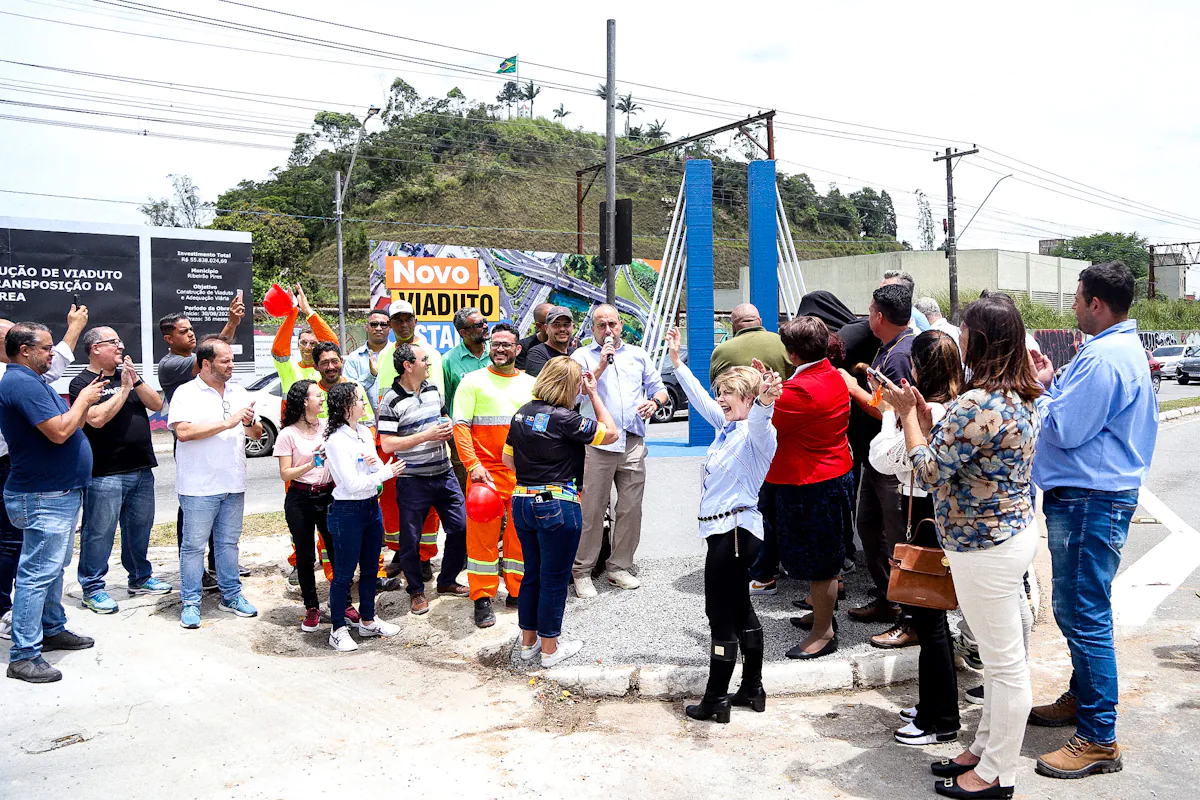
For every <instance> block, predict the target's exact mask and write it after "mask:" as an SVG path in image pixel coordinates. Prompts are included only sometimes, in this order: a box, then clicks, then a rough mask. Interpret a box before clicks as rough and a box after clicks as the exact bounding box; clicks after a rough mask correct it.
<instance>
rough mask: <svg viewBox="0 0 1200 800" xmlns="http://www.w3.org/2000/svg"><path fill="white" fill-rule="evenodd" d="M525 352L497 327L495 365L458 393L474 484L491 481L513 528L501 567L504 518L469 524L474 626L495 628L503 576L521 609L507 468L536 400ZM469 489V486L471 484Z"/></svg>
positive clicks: (458, 418) (512, 483)
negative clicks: (519, 418) (509, 445)
mask: <svg viewBox="0 0 1200 800" xmlns="http://www.w3.org/2000/svg"><path fill="white" fill-rule="evenodd" d="M519 352H521V345H520V344H519V343H518V342H517V331H516V329H515V328H513V326H512V325H509V324H508V323H507V322H500V323H497V324H496V325H495V326H494V327H493V328H492V345H491V352H490V353H489V356H490V358H491V361H492V363H491V365H490V366H489V367H488V368H487V369H477V370H475V371H474V372H472V373H469V374H468V375H466V376H465V377H464V378H463V379H462V383H460V384H459V385H458V390H457V391H456V392H455V393H454V441H455V443H456V444H457V445H458V454H459V456H460V457H461V458H462V463H463V466H464V467H466V469H467V478H468V480H469V481H470V483H486V484H488V485H489V486H491V487H492V488H493V489H495V490H496V491H497V492H499V493H500V497H501V499H502V500H503V501H504V510H505V514H506V515H507V516H508V518H509V524H508V526H507V527H506V528H504V564H503V569H501V566H502V565H501V563H500V530H501V527H502V520H503V517H502V518H501V519H494V520H492V521H491V522H476V521H475V520H473V519H468V520H467V583H468V584H470V586H471V599H472V600H473V601H474V602H475V624H476V625H477V626H479V627H480V628H490V627H491V626H492V625H495V624H496V615H495V613H494V612H493V611H492V598H493V597H495V596H496V591H497V590H498V589H499V588H500V573H501V572H503V573H504V585H505V588H507V589H508V599H507V600H506V601H505V604H506V605H508V606H509V607H510V608H515V607H516V605H517V596H518V595H519V594H520V593H521V578H522V577H524V574H525V562H524V557H523V556H522V554H521V541H520V540H519V539H518V538H517V530H516V528H515V527H513V525H512V522H511V520H512V493H513V488H514V487H516V485H517V476H516V474H515V473H514V472H513V471H512V470H511V469H509V468H508V467H506V466H505V465H504V442H505V440H506V439H507V438H508V428H509V424H510V423H511V422H512V418H513V414H515V413H516V412H517V410H518V409H519V408H520V407H521V406H523V405H525V404H526V403H528V402H529V401H530V400H532V399H533V383H534V379H533V378H532V377H530V376H529V375H527V374H525V373H524V372H522V371H521V370H519V369H517V366H516V358H517V354H518V353H519ZM467 490H468V491H470V487H469V486H468V489H467Z"/></svg>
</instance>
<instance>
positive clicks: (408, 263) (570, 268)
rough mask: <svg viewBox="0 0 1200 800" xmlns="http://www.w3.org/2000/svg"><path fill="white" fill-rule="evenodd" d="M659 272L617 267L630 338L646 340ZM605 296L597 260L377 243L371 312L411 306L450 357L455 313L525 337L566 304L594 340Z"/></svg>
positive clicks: (650, 265) (639, 265) (648, 266)
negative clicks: (545, 306)
mask: <svg viewBox="0 0 1200 800" xmlns="http://www.w3.org/2000/svg"><path fill="white" fill-rule="evenodd" d="M659 267H660V262H658V261H643V260H640V259H634V261H633V263H632V264H630V265H629V266H622V267H618V268H617V286H616V293H617V303H616V304H617V309H618V310H619V311H620V313H621V319H622V321H623V322H624V324H625V329H624V334H623V337H622V338H623V339H624V340H625V341H629V342H633V343H635V344H640V343H641V340H642V333H643V331H644V330H645V325H646V320H647V317H648V315H649V310H650V302H651V299H652V298H653V297H654V287H655V285H656V284H657V282H658V274H659ZM604 297H605V287H604V267H603V266H602V265H601V264H600V263H599V258H598V257H596V256H580V255H572V254H567V253H545V252H531V251H524V250H504V249H500V248H489V247H461V246H457V245H443V244H416V243H411V242H387V241H372V242H371V307H372V308H383V307H386V306H387V305H388V304H390V303H391V302H392V301H394V300H407V301H409V302H411V303H412V304H413V308H414V309H415V311H416V316H417V320H418V321H419V323H420V327H421V332H422V334H423V335H424V336H425V337H426V338H427V339H428V340H429V341H430V342H432V343H433V344H434V346H436V347H437V348H438V350H441V351H443V352H444V351H446V350H449V349H450V348H452V347H454V346H455V344H457V342H458V336H457V334H456V333H455V331H454V325H453V322H452V320H453V318H454V312H455V311H457V310H458V309H460V308H467V307H471V306H474V307H476V308H478V309H479V310H480V312H481V313H482V314H483V315H484V317H485V318H486V319H487V320H488V321H489V322H499V321H501V320H506V321H509V322H512V323H514V324H515V325H516V326H517V329H518V330H519V331H521V334H522V335H525V334H526V333H527V332H528V331H529V330H530V329H531V328H532V327H533V309H534V308H536V307H537V306H538V305H539V304H541V303H553V304H555V305H560V306H566V307H567V308H569V309H571V311H572V313H573V314H574V315H575V324H576V327H577V330H578V331H579V333H580V336H581V337H582V338H583V340H584V341H588V340H589V339H590V332H591V327H592V323H591V316H592V310H593V309H594V308H595V307H596V306H597V305H599V304H600V303H603V302H604Z"/></svg>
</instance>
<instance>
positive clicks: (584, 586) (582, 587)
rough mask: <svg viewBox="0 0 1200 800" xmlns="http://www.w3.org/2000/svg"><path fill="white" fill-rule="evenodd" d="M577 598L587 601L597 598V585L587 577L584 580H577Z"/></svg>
mask: <svg viewBox="0 0 1200 800" xmlns="http://www.w3.org/2000/svg"><path fill="white" fill-rule="evenodd" d="M575 596H576V597H579V598H583V599H586V598H588V597H595V596H596V584H594V583H592V579H591V578H589V577H587V576H586V575H585V576H584V577H582V578H576V579H575Z"/></svg>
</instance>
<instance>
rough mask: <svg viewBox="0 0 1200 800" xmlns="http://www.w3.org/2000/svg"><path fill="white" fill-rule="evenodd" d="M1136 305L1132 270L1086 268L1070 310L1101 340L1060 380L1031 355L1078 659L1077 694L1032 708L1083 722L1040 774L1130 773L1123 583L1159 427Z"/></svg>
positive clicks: (1058, 586)
mask: <svg viewBox="0 0 1200 800" xmlns="http://www.w3.org/2000/svg"><path fill="white" fill-rule="evenodd" d="M1132 303H1133V274H1132V273H1131V272H1130V271H1129V268H1128V267H1126V266H1125V265H1124V264H1122V263H1121V262H1120V261H1110V262H1107V263H1104V264H1093V265H1092V266H1090V267H1088V268H1087V269H1085V270H1084V271H1083V272H1081V273H1080V275H1079V287H1078V289H1077V290H1076V292H1075V302H1074V304H1073V305H1072V306H1071V308H1072V310H1073V311H1074V312H1075V318H1076V320H1078V322H1079V329H1080V330H1081V331H1083V332H1084V333H1087V334H1091V335H1092V336H1093V337H1094V338H1093V339H1091V340H1089V341H1088V342H1087V343H1086V344H1084V345H1083V347H1081V348H1080V349H1079V354H1078V355H1076V356H1075V359H1074V360H1073V361H1072V362H1071V363H1070V364H1069V365H1068V366H1067V368H1066V370H1065V371H1064V372H1063V374H1062V375H1061V376H1059V377H1058V378H1057V379H1056V378H1054V365H1053V364H1052V363H1051V362H1050V359H1049V358H1047V357H1046V356H1045V355H1043V354H1041V353H1038V352H1034V353H1032V357H1033V362H1034V367H1035V368H1036V369H1037V373H1038V380H1039V381H1041V382H1042V384H1043V385H1045V386H1046V387H1047V388H1048V390H1047V392H1046V394H1045V395H1043V396H1042V397H1040V398H1038V401H1037V404H1038V410H1039V411H1040V412H1041V415H1042V433H1041V437H1040V439H1039V440H1038V443H1037V454H1036V455H1035V456H1034V461H1033V479H1034V481H1035V482H1036V483H1037V484H1038V486H1040V487H1041V488H1042V491H1044V492H1045V501H1044V509H1045V512H1046V528H1047V534H1048V541H1049V546H1050V556H1051V560H1052V565H1053V570H1054V618H1055V621H1056V622H1057V623H1058V627H1059V629H1060V630H1061V631H1062V633H1063V636H1065V637H1066V640H1067V646H1068V647H1069V648H1070V651H1071V663H1072V666H1073V667H1074V672H1073V674H1072V675H1071V685H1070V688H1069V689H1068V691H1067V692H1065V693H1064V694H1063V695H1062V696H1061V697H1059V698H1058V700H1057V701H1055V702H1054V703H1051V704H1049V705H1044V706H1036V707H1035V708H1034V709H1033V710H1032V711H1031V712H1030V714H1029V722H1030V723H1031V724H1033V725H1043V726H1047V727H1058V726H1060V725H1069V724H1072V723H1074V724H1075V725H1076V732H1075V736H1074V737H1072V738H1071V740H1070V741H1069V742H1068V743H1067V744H1066V745H1065V746H1064V747H1062V748H1061V749H1059V750H1056V751H1054V752H1052V753H1047V754H1045V755H1043V756H1042V757H1041V758H1039V759H1038V761H1037V771H1038V772H1040V773H1041V774H1043V775H1048V776H1050V777H1054V778H1080V777H1083V776H1085V775H1091V774H1093V773H1096V772H1116V771H1117V770H1119V769H1121V748H1120V747H1119V746H1118V745H1117V732H1116V723H1117V658H1116V651H1115V649H1114V647H1113V621H1112V581H1113V576H1114V575H1116V572H1117V568H1118V567H1119V566H1120V564H1121V548H1122V547H1123V546H1124V544H1125V538H1126V536H1127V535H1128V533H1129V522H1130V520H1131V518H1132V517H1133V512H1134V510H1135V509H1136V508H1137V501H1138V488H1139V487H1140V486H1141V485H1142V481H1143V480H1144V479H1145V477H1146V473H1147V471H1149V469H1150V459H1151V457H1152V456H1153V455H1154V441H1155V438H1156V437H1157V435H1158V401H1157V399H1156V398H1155V396H1154V387H1153V386H1152V385H1151V383H1150V369H1149V367H1148V366H1147V363H1146V353H1145V351H1144V350H1143V349H1142V343H1141V340H1140V339H1139V338H1138V335H1137V323H1136V322H1135V321H1134V320H1131V319H1129V318H1128V314H1129V306H1130V305H1131V304H1132Z"/></svg>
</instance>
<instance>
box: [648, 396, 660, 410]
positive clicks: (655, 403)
mask: <svg viewBox="0 0 1200 800" xmlns="http://www.w3.org/2000/svg"><path fill="white" fill-rule="evenodd" d="M650 399H651V400H653V401H654V405H656V406H658V407H659V408H662V407H663V403H662V400H659V399H658V398H657V397H651V398H650Z"/></svg>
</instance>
